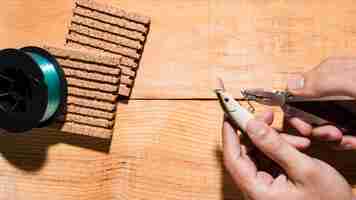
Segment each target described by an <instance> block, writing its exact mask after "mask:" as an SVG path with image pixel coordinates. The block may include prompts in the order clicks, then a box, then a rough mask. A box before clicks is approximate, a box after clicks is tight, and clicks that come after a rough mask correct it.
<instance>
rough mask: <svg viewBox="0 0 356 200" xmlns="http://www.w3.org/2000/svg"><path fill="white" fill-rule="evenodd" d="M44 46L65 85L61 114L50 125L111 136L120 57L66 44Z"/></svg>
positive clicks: (65, 130) (103, 136)
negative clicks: (63, 45) (65, 94)
mask: <svg viewBox="0 0 356 200" xmlns="http://www.w3.org/2000/svg"><path fill="white" fill-rule="evenodd" d="M44 48H45V49H46V50H48V51H49V52H50V53H51V54H52V55H53V56H55V58H56V59H57V61H58V63H59V64H60V66H61V68H62V69H63V72H64V74H65V78H66V81H67V85H68V87H67V89H68V97H67V104H66V107H65V108H64V113H65V114H64V115H63V116H60V117H59V118H58V119H57V123H56V125H55V126H52V127H51V128H56V129H59V130H61V131H64V132H70V133H74V134H82V135H88V136H95V137H101V138H111V136H112V133H113V127H114V122H115V119H114V118H115V112H116V100H117V98H118V96H119V95H118V94H119V84H120V82H121V80H120V77H121V68H120V62H121V57H120V56H109V55H104V54H92V53H90V52H86V51H82V50H81V51H79V50H77V49H72V48H69V47H66V48H57V47H49V46H45V47H44Z"/></svg>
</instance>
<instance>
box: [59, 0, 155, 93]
mask: <svg viewBox="0 0 356 200" xmlns="http://www.w3.org/2000/svg"><path fill="white" fill-rule="evenodd" d="M149 25H150V19H149V18H148V17H145V16H142V15H139V14H136V13H128V12H126V11H124V10H121V9H118V8H116V7H113V6H109V5H105V4H100V3H97V2H95V1H92V0H77V1H75V5H74V8H73V16H72V18H71V22H70V26H69V31H68V34H67V36H66V44H67V46H70V47H75V48H85V49H89V50H93V51H96V52H105V53H109V54H112V55H120V56H122V65H121V67H122V82H121V83H120V87H121V88H122V89H121V90H120V91H119V94H120V95H121V96H129V95H130V93H131V88H132V86H133V83H134V79H135V76H136V71H137V69H138V66H139V62H140V59H141V55H142V52H143V48H144V44H145V41H146V37H147V34H148V31H149Z"/></svg>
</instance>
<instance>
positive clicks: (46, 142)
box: [0, 129, 111, 171]
mask: <svg viewBox="0 0 356 200" xmlns="http://www.w3.org/2000/svg"><path fill="white" fill-rule="evenodd" d="M110 142H111V140H109V139H101V138H96V137H89V136H85V135H76V134H70V133H64V132H60V131H50V130H47V129H36V130H32V131H30V132H26V133H17V134H16V133H2V134H0V153H1V154H2V156H3V157H4V158H5V159H7V160H8V162H9V163H11V164H12V165H13V166H15V167H16V168H18V169H21V170H25V171H38V170H40V169H41V168H42V167H43V165H44V164H45V162H46V159H47V151H48V148H49V147H50V146H51V145H55V144H59V143H65V144H70V145H74V146H79V147H82V148H88V149H92V150H94V151H100V152H104V153H108V152H109V148H110Z"/></svg>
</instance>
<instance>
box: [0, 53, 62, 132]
mask: <svg viewBox="0 0 356 200" xmlns="http://www.w3.org/2000/svg"><path fill="white" fill-rule="evenodd" d="M66 96H67V83H66V80H65V76H64V73H63V70H62V69H61V67H60V66H59V64H58V62H57V61H56V59H55V58H54V57H53V56H52V55H51V54H50V53H49V52H47V51H46V50H44V49H42V48H38V47H24V48H21V49H4V50H1V51H0V128H2V129H5V130H7V131H9V132H24V131H28V130H31V129H32V128H35V127H43V126H46V125H48V124H49V123H51V122H52V121H53V119H55V118H56V117H57V116H58V115H60V114H61V112H62V110H63V107H64V104H65V101H66Z"/></svg>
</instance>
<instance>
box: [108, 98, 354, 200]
mask: <svg viewBox="0 0 356 200" xmlns="http://www.w3.org/2000/svg"><path fill="white" fill-rule="evenodd" d="M264 109H265V108H263V107H257V112H260V111H262V110H264ZM274 111H275V112H276V114H277V116H276V120H275V123H274V125H273V126H274V127H276V128H278V127H281V125H282V119H283V118H282V116H281V113H280V112H279V110H278V109H274ZM118 113H119V114H118V119H119V122H118V123H119V124H120V126H118V129H117V131H118V132H119V133H120V134H119V135H115V136H114V140H113V143H112V146H111V152H110V153H111V155H112V156H113V157H112V162H113V163H115V164H114V166H116V169H114V170H113V171H115V172H114V173H113V174H114V176H113V179H112V181H113V182H112V186H113V195H114V196H115V197H117V199H241V194H240V193H239V192H238V190H237V189H236V187H235V186H234V184H233V183H232V180H231V178H230V177H229V175H228V174H227V173H226V172H225V171H224V168H223V166H222V155H221V140H222V138H221V127H222V119H223V115H222V111H221V109H220V105H219V104H218V103H217V102H216V101H171V100H167V101H164V100H156V101H154V100H153V101H147V100H142V101H130V102H129V104H127V105H121V104H120V105H119V106H118ZM148 119H149V120H148ZM115 137H116V138H115ZM117 138H118V140H117ZM309 153H310V154H312V155H314V156H316V157H318V158H321V159H323V160H326V161H327V162H329V163H331V164H332V165H333V166H335V167H336V168H338V169H339V170H340V171H341V172H342V173H343V174H344V175H345V176H346V177H347V179H348V180H349V182H350V183H351V184H355V181H356V174H355V173H354V168H355V167H356V161H355V160H354V159H350V157H352V156H354V152H343V153H340V152H334V151H330V150H326V149H325V148H320V146H316V148H313V149H312V150H310V152H309ZM114 199H115V198H114Z"/></svg>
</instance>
